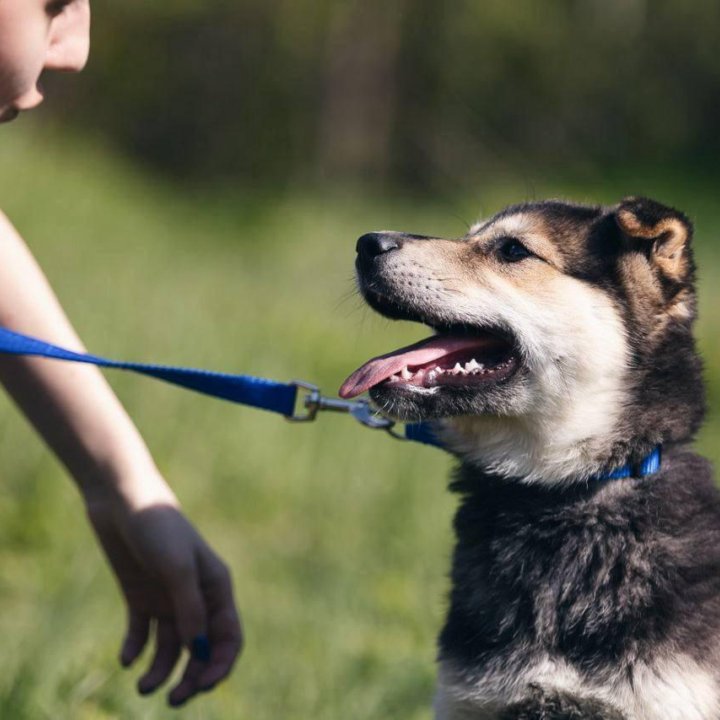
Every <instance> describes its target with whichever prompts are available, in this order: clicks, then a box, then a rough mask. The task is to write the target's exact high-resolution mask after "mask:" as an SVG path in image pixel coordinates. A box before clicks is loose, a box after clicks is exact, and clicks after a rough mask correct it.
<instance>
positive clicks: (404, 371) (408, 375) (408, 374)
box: [401, 367, 413, 380]
mask: <svg viewBox="0 0 720 720" xmlns="http://www.w3.org/2000/svg"><path fill="white" fill-rule="evenodd" d="M401 375H402V379H403V380H410V379H412V376H413V374H412V373H411V372H410V371H409V370H408V369H407V368H406V367H404V368H403V369H402V373H401Z"/></svg>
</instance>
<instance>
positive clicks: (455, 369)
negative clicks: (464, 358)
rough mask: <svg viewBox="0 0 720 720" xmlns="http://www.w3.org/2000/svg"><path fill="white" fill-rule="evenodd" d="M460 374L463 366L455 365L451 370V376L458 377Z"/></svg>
mask: <svg viewBox="0 0 720 720" xmlns="http://www.w3.org/2000/svg"><path fill="white" fill-rule="evenodd" d="M461 372H464V370H463V366H462V365H461V364H460V363H455V367H454V368H453V369H452V374H453V375H459V374H460V373H461Z"/></svg>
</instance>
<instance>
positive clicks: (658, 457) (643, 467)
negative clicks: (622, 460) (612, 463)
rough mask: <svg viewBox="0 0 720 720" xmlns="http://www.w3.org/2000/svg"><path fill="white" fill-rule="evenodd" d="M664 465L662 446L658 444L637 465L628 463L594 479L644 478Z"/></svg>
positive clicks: (599, 480)
mask: <svg viewBox="0 0 720 720" xmlns="http://www.w3.org/2000/svg"><path fill="white" fill-rule="evenodd" d="M661 466H662V446H661V445H658V446H657V447H656V448H655V449H654V450H653V451H652V452H651V453H650V454H649V455H648V456H647V457H646V458H645V459H644V460H642V461H641V462H640V463H638V464H637V465H632V464H630V463H628V464H627V465H623V466H622V467H619V468H617V469H616V470H613V471H612V472H610V473H607V474H606V475H596V476H595V477H594V478H593V480H596V481H598V482H602V481H604V480H622V479H623V478H629V477H638V478H644V477H647V476H648V475H654V474H655V473H656V472H658V471H659V470H660V467H661Z"/></svg>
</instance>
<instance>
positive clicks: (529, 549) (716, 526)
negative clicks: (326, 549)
mask: <svg viewBox="0 0 720 720" xmlns="http://www.w3.org/2000/svg"><path fill="white" fill-rule="evenodd" d="M453 487H454V489H455V490H456V491H458V492H460V493H461V494H462V499H461V503H460V507H459V509H458V513H457V515H456V520H455V530H456V533H457V537H458V543H457V546H456V551H455V556H454V563H453V592H452V596H451V608H450V613H449V617H448V621H447V624H446V627H445V630H444V631H443V634H442V636H441V654H442V655H443V656H444V657H454V658H455V659H457V660H460V661H461V662H462V663H463V664H465V665H466V666H467V665H468V664H469V665H471V666H475V667H478V666H482V665H484V664H486V663H488V662H491V663H492V662H495V661H497V660H498V658H500V657H504V658H505V660H506V661H507V660H509V659H510V658H513V657H515V659H517V653H518V652H521V653H524V654H527V657H528V658H531V657H532V656H533V654H534V653H536V652H539V651H540V649H541V648H548V647H551V648H556V649H558V650H561V651H562V653H563V655H564V656H565V657H566V658H567V659H568V660H569V661H570V662H573V663H576V664H577V665H578V666H579V667H583V666H585V667H588V666H592V667H595V668H598V667H601V666H604V665H606V666H608V667H610V666H622V665H623V664H627V665H628V666H630V665H631V664H632V663H634V662H636V661H638V660H639V659H641V658H643V659H650V656H652V655H653V654H655V653H656V652H657V651H658V649H659V648H661V647H662V646H666V644H667V643H668V642H671V641H672V642H673V643H675V645H676V647H677V649H678V650H679V651H680V650H681V651H683V652H686V653H687V654H689V655H690V656H692V657H697V658H698V659H700V660H702V659H703V658H704V657H707V656H708V654H711V655H715V654H716V653H717V650H718V649H717V648H716V647H715V644H716V642H717V638H718V634H717V632H714V631H717V630H720V492H718V490H717V488H716V487H715V485H714V482H713V473H712V468H711V466H710V464H709V463H708V462H707V461H706V460H704V459H703V458H701V457H699V456H697V455H695V454H694V453H692V452H690V451H688V450H685V449H682V448H671V449H670V450H669V451H668V452H666V457H665V461H664V464H663V468H662V470H661V471H660V472H659V473H657V474H655V475H653V476H650V477H647V478H643V479H627V480H621V481H610V482H607V483H605V484H604V485H601V486H599V487H597V488H594V489H592V488H591V489H586V491H583V489H581V488H575V489H574V490H573V491H560V490H552V489H548V488H547V487H535V486H525V485H522V484H520V483H513V482H507V481H503V480H500V479H498V478H492V477H489V476H484V475H482V474H481V473H479V472H478V471H477V470H474V469H471V468H467V467H466V468H463V469H461V470H460V472H459V474H458V476H457V479H456V482H455V483H454V485H453Z"/></svg>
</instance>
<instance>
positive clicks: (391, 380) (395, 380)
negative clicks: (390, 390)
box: [390, 375, 400, 383]
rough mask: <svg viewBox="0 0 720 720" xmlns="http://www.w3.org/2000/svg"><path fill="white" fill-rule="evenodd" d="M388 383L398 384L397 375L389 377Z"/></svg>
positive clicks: (398, 377) (398, 378)
mask: <svg viewBox="0 0 720 720" xmlns="http://www.w3.org/2000/svg"><path fill="white" fill-rule="evenodd" d="M390 382H391V383H397V382H400V376H399V375H391V376H390Z"/></svg>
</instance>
